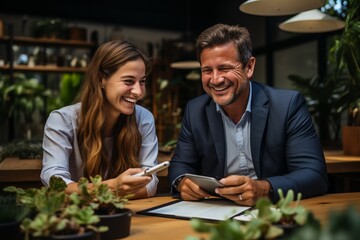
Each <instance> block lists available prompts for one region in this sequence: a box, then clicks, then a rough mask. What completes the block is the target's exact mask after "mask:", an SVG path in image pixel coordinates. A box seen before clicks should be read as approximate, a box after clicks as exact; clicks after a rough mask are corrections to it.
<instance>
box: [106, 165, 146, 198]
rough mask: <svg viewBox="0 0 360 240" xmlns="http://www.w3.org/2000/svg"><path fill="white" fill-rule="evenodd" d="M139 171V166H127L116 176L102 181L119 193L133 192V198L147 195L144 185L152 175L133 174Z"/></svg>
mask: <svg viewBox="0 0 360 240" xmlns="http://www.w3.org/2000/svg"><path fill="white" fill-rule="evenodd" d="M141 171H143V169H141V168H129V169H128V170H126V171H125V172H123V173H121V174H120V175H119V176H118V177H116V178H113V179H110V180H107V181H104V183H106V184H108V185H109V187H110V188H111V189H112V190H113V191H117V193H118V194H119V195H123V196H124V195H128V194H134V195H135V196H134V197H135V198H138V197H147V192H146V188H145V186H146V185H147V184H148V183H149V182H150V181H151V179H152V177H151V176H141V177H140V176H133V175H134V174H136V173H139V172H141ZM140 190H141V191H140ZM144 190H145V191H144ZM144 194H145V196H143V195H144Z"/></svg>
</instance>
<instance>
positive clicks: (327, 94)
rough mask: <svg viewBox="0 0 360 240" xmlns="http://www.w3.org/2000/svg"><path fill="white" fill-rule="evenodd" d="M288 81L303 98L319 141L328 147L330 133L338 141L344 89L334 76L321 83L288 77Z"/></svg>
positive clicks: (310, 79) (317, 80) (315, 80)
mask: <svg viewBox="0 0 360 240" xmlns="http://www.w3.org/2000/svg"><path fill="white" fill-rule="evenodd" d="M288 78H289V80H290V81H291V82H292V84H293V85H294V86H295V88H296V89H297V90H299V91H300V92H301V93H302V95H303V96H304V97H305V99H306V102H307V105H308V109H309V111H310V113H311V115H312V116H313V118H314V121H315V124H316V126H317V129H318V134H319V138H320V141H321V143H322V144H323V145H328V144H329V142H330V141H331V135H330V133H331V132H333V133H335V134H334V137H333V139H334V141H339V135H340V129H341V111H343V109H344V107H345V105H344V103H343V102H340V101H339V99H340V98H341V95H342V94H343V91H344V87H343V85H342V83H341V82H339V81H337V80H336V79H335V77H334V76H328V77H326V78H325V79H324V80H323V81H322V82H321V81H319V78H318V77H308V78H305V77H301V76H298V75H293V74H292V75H289V77H288Z"/></svg>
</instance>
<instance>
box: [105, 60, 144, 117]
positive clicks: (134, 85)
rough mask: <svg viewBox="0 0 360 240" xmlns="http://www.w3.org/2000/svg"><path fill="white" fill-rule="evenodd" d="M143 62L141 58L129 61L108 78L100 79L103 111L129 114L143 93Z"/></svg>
mask: <svg viewBox="0 0 360 240" xmlns="http://www.w3.org/2000/svg"><path fill="white" fill-rule="evenodd" d="M145 83H146V75H145V63H144V62H143V60H142V59H140V58H139V59H137V60H134V61H129V62H127V63H126V64H125V65H123V66H121V67H120V68H119V69H118V70H117V71H116V72H115V73H114V74H113V75H112V76H110V77H109V78H108V79H102V88H103V90H104V94H105V104H104V108H105V111H106V112H107V113H109V114H111V115H112V116H113V117H118V116H119V115H120V114H126V115H129V114H131V113H132V112H133V111H134V108H135V104H136V102H137V101H138V100H139V99H141V98H142V97H144V95H145Z"/></svg>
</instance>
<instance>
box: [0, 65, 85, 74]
mask: <svg viewBox="0 0 360 240" xmlns="http://www.w3.org/2000/svg"><path fill="white" fill-rule="evenodd" d="M0 70H10V67H9V66H0ZM13 70H14V71H17V72H19V71H22V72H59V73H65V72H85V71H86V68H82V67H58V66H34V67H29V66H25V65H24V66H22V65H17V66H14V67H13Z"/></svg>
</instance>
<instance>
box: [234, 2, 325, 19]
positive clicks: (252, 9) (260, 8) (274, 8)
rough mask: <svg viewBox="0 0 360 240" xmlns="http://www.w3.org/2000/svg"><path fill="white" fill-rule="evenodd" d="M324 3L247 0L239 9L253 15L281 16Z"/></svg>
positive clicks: (317, 6)
mask: <svg viewBox="0 0 360 240" xmlns="http://www.w3.org/2000/svg"><path fill="white" fill-rule="evenodd" d="M324 3H325V0H248V1H246V2H244V3H242V4H241V5H240V7H239V9H240V11H242V12H244V13H248V14H253V15H260V16H282V15H292V14H296V13H299V12H303V11H307V10H310V9H314V8H319V7H321V6H322V5H324Z"/></svg>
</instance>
